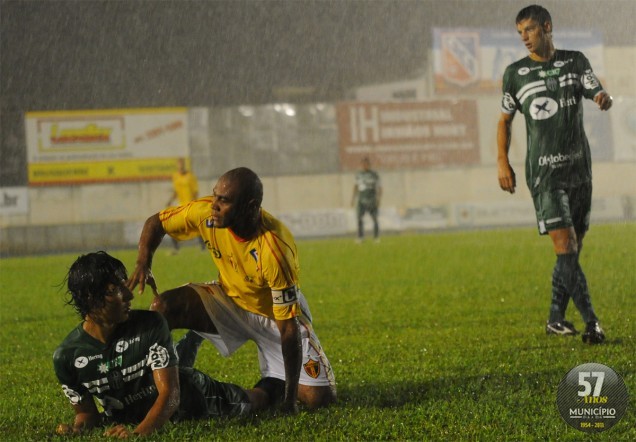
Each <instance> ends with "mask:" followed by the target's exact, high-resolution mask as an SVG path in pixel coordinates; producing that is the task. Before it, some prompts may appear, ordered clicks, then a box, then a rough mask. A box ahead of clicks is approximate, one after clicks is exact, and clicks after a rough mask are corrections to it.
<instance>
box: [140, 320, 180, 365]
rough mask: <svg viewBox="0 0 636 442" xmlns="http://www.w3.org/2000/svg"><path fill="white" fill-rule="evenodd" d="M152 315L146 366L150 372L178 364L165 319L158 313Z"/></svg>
mask: <svg viewBox="0 0 636 442" xmlns="http://www.w3.org/2000/svg"><path fill="white" fill-rule="evenodd" d="M152 313H154V315H153V316H155V318H154V319H153V322H152V325H151V327H152V328H151V330H152V333H151V335H152V338H151V341H150V342H149V345H150V347H149V349H148V360H147V365H148V367H150V369H151V370H153V371H154V370H158V369H161V368H166V367H174V366H176V365H178V364H179V358H178V357H177V354H176V352H175V349H174V344H173V341H172V335H171V334H170V329H169V328H168V323H167V322H166V319H165V318H164V317H163V316H162V315H160V314H159V313H156V312H152Z"/></svg>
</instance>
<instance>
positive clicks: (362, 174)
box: [356, 170, 380, 210]
mask: <svg viewBox="0 0 636 442" xmlns="http://www.w3.org/2000/svg"><path fill="white" fill-rule="evenodd" d="M356 187H357V189H358V208H359V210H360V209H364V210H377V205H378V188H379V187H380V175H378V173H377V172H375V171H374V170H361V171H359V172H358V173H357V174H356Z"/></svg>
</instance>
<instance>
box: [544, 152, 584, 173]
mask: <svg viewBox="0 0 636 442" xmlns="http://www.w3.org/2000/svg"><path fill="white" fill-rule="evenodd" d="M581 158H583V151H579V152H574V153H566V154H564V153H561V152H559V153H557V154H554V155H542V156H540V157H539V166H541V167H545V166H549V167H551V168H553V169H557V168H559V167H563V166H565V165H567V164H570V163H573V162H574V161H576V160H579V159H581Z"/></svg>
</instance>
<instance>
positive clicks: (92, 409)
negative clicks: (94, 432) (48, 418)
mask: <svg viewBox="0 0 636 442" xmlns="http://www.w3.org/2000/svg"><path fill="white" fill-rule="evenodd" d="M73 409H74V410H75V421H74V422H73V425H69V424H59V425H58V426H57V428H56V429H55V433H56V434H58V435H60V436H71V435H77V434H80V433H82V432H84V431H88V430H90V429H92V428H95V427H96V426H97V425H99V422H100V417H99V411H98V410H97V407H96V406H95V401H94V400H93V398H92V397H89V398H87V399H85V400H84V401H82V402H80V403H79V404H76V405H73Z"/></svg>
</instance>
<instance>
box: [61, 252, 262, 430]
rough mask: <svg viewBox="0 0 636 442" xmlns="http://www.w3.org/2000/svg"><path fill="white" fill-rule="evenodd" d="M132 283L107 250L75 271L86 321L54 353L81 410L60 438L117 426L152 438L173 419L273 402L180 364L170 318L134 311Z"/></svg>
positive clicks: (81, 261) (76, 295) (77, 300)
mask: <svg viewBox="0 0 636 442" xmlns="http://www.w3.org/2000/svg"><path fill="white" fill-rule="evenodd" d="M126 279H127V275H126V268H125V267H124V265H123V264H122V263H121V261H119V260H118V259H116V258H113V257H112V256H110V255H108V254H107V253H105V252H96V253H89V254H87V255H83V256H80V257H79V258H78V259H77V260H76V261H75V263H74V264H73V265H72V266H71V268H70V270H69V272H68V275H67V283H68V293H69V294H70V300H69V301H68V303H69V304H70V305H72V306H73V307H74V308H75V309H76V310H77V312H78V313H79V315H80V316H81V317H82V318H83V321H82V322H81V323H80V324H79V325H78V326H77V327H76V328H75V329H74V330H73V331H71V333H70V334H69V335H68V336H67V337H66V338H65V339H64V341H63V342H62V344H61V345H60V346H59V347H58V348H57V349H56V350H55V353H54V355H53V364H54V368H55V374H56V375H57V378H58V380H59V381H60V383H61V384H62V390H63V391H64V394H65V395H66V397H67V398H68V399H69V401H70V402H71V405H72V406H73V409H74V410H75V421H74V423H73V424H72V425H68V424H59V425H58V427H57V433H58V434H61V435H69V434H77V433H80V432H83V431H86V430H90V429H91V428H94V427H96V426H109V425H110V427H109V428H108V429H107V430H106V431H105V433H104V434H105V435H106V436H113V437H128V436H130V435H133V434H136V435H147V434H150V433H153V432H154V431H156V430H158V429H159V428H161V427H162V426H163V425H164V424H165V423H166V422H167V421H168V420H173V421H177V420H183V419H208V418H213V417H217V416H233V415H242V414H245V413H248V412H250V411H257V410H259V409H261V408H263V407H264V406H266V404H267V403H269V402H270V398H269V396H268V394H267V393H266V391H265V390H264V389H262V388H260V387H255V388H254V389H252V390H244V389H242V388H241V387H239V386H237V385H233V384H228V383H223V382H219V381H216V380H214V379H212V378H210V377H209V376H208V375H206V374H205V373H202V372H200V371H198V370H195V369H193V368H183V367H178V359H177V356H176V354H175V351H174V346H173V342H172V337H171V335H170V331H169V329H168V325H167V323H166V320H165V319H164V318H163V316H161V315H160V314H159V313H157V312H154V311H146V310H131V308H130V303H131V301H132V299H133V294H132V292H131V291H130V290H128V288H126V285H125V282H126ZM153 290H154V291H155V293H156V288H154V287H153ZM95 400H97V402H98V403H99V405H100V406H101V408H103V412H101V413H100V412H99V411H98V408H97V405H96V403H95Z"/></svg>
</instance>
